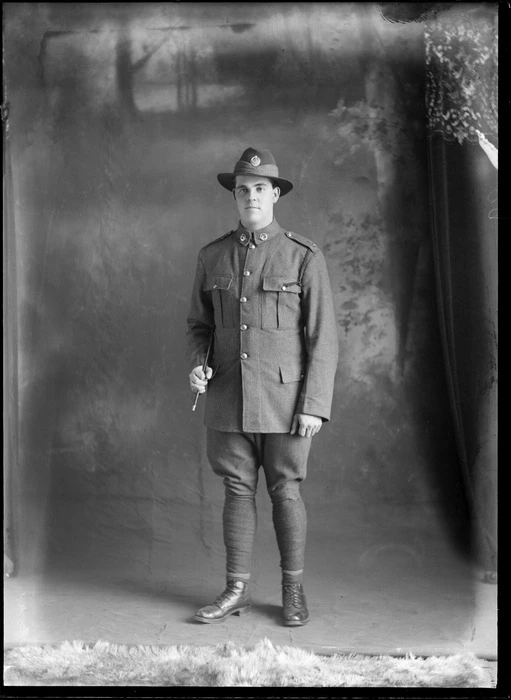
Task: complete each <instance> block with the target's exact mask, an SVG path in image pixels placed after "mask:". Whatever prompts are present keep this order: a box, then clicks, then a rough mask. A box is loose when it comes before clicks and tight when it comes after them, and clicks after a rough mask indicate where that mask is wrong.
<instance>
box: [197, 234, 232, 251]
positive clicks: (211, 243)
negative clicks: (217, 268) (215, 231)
mask: <svg viewBox="0 0 511 700" xmlns="http://www.w3.org/2000/svg"><path fill="white" fill-rule="evenodd" d="M232 233H234V231H228V232H227V233H224V235H223V236H220V238H215V240H214V241H210V242H209V243H206V245H205V246H204V248H207V247H208V246H210V245H213V243H218V242H219V241H223V240H224V238H229V236H230V235H231V234H232Z"/></svg>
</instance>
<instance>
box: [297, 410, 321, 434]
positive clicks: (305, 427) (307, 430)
mask: <svg viewBox="0 0 511 700" xmlns="http://www.w3.org/2000/svg"><path fill="white" fill-rule="evenodd" d="M322 425H323V421H322V420H321V418H320V417H319V416H309V415H308V414H307V413H296V414H295V415H294V417H293V423H292V425H291V431H290V432H291V435H294V434H295V433H298V435H301V436H302V437H308V438H311V437H313V436H314V435H316V433H319V431H320V430H321V426H322Z"/></svg>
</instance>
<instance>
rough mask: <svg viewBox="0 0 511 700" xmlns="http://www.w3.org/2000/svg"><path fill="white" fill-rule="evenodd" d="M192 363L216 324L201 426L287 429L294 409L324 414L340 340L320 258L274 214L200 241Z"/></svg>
mask: <svg viewBox="0 0 511 700" xmlns="http://www.w3.org/2000/svg"><path fill="white" fill-rule="evenodd" d="M187 324H188V333H187V341H188V347H189V351H190V369H193V368H194V367H197V366H198V365H202V364H203V362H204V359H205V356H206V349H207V346H208V340H209V337H210V334H211V331H212V329H214V341H213V348H212V354H211V356H210V359H209V362H208V365H209V366H210V367H211V368H212V369H213V377H212V379H211V380H210V381H209V383H208V387H207V391H206V394H205V395H206V408H205V418H204V422H205V424H206V425H207V426H208V427H209V428H212V429H213V430H219V431H224V432H251V433H287V432H289V431H290V429H291V423H292V420H293V416H294V414H295V413H306V414H311V415H316V416H320V417H321V418H322V419H323V420H324V421H327V420H329V419H330V409H331V403H332V395H333V387H334V377H335V372H336V368H337V358H338V341H337V324H336V319H335V314H334V306H333V300H332V292H331V288H330V282H329V277H328V271H327V267H326V263H325V259H324V256H323V254H322V252H321V251H320V250H319V248H318V247H317V246H316V244H315V243H313V242H312V241H310V240H308V239H306V238H304V237H303V236H300V235H298V234H296V233H293V232H291V231H286V230H284V229H283V228H281V226H280V225H279V224H278V223H277V221H276V220H275V219H274V220H273V221H272V223H271V224H269V226H266V227H265V228H263V229H258V230H257V231H255V232H250V231H248V230H246V229H245V228H244V227H243V226H242V225H241V223H240V225H239V226H238V228H237V229H236V230H235V231H231V232H229V233H227V234H225V235H224V236H222V237H221V238H219V239H217V240H215V241H212V242H211V243H209V244H207V245H206V246H204V247H203V248H202V249H201V250H200V252H199V256H198V261H197V271H196V276H195V282H194V286H193V292H192V300H191V305H190V311H189V314H188V318H187Z"/></svg>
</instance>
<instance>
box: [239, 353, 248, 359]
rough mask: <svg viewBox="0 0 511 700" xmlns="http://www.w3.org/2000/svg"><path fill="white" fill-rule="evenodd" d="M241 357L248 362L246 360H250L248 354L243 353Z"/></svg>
mask: <svg viewBox="0 0 511 700" xmlns="http://www.w3.org/2000/svg"><path fill="white" fill-rule="evenodd" d="M240 357H241V359H242V360H246V359H247V358H248V355H247V353H246V352H242V353H241V355H240Z"/></svg>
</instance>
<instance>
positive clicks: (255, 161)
mask: <svg viewBox="0 0 511 700" xmlns="http://www.w3.org/2000/svg"><path fill="white" fill-rule="evenodd" d="M250 162H251V163H252V165H253V166H254V168H257V166H258V165H259V164H260V163H261V159H260V158H259V156H252V158H251V159H250Z"/></svg>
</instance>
